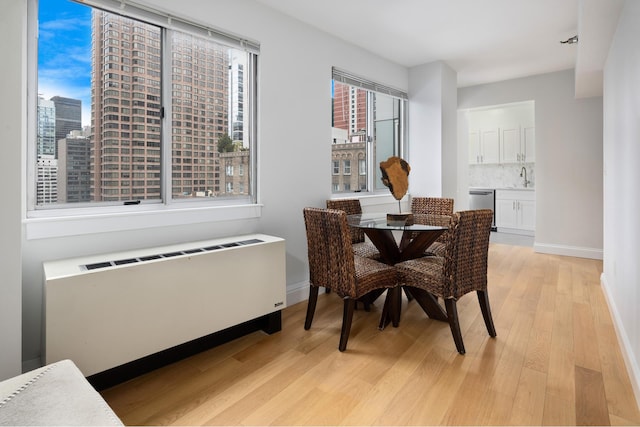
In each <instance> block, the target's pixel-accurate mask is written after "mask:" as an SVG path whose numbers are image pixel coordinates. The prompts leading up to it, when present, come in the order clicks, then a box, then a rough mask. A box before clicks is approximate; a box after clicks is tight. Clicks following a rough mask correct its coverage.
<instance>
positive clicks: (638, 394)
mask: <svg viewBox="0 0 640 427" xmlns="http://www.w3.org/2000/svg"><path fill="white" fill-rule="evenodd" d="M600 286H602V291H603V293H604V299H605V301H607V306H608V307H609V312H610V313H611V317H612V318H613V327H614V329H615V331H616V336H617V337H618V342H619V343H620V351H621V353H622V358H623V359H624V364H625V366H626V368H627V374H628V375H629V380H630V381H631V387H632V388H633V394H634V396H635V398H636V405H637V406H638V408H639V409H640V367H638V363H637V360H636V358H635V355H634V353H633V349H632V347H631V343H629V340H628V338H627V336H628V335H627V332H626V331H625V329H624V324H623V323H622V320H621V319H620V314H619V313H618V309H617V307H616V305H615V303H614V299H613V296H612V295H611V293H610V288H609V285H608V284H607V278H606V276H605V274H604V273H602V274H601V275H600Z"/></svg>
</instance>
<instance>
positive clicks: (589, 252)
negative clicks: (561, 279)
mask: <svg viewBox="0 0 640 427" xmlns="http://www.w3.org/2000/svg"><path fill="white" fill-rule="evenodd" d="M533 250H534V251H535V252H539V253H542V254H551V255H564V256H573V257H578V258H590V259H602V249H596V248H583V247H579V246H565V245H555V244H548V243H538V242H536V243H534V244H533Z"/></svg>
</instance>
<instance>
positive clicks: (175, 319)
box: [44, 234, 286, 376]
mask: <svg viewBox="0 0 640 427" xmlns="http://www.w3.org/2000/svg"><path fill="white" fill-rule="evenodd" d="M256 240H259V241H261V242H256ZM234 242H245V243H242V244H237V245H235V246H231V247H223V248H217V249H209V250H201V251H198V252H196V253H186V254H185V253H182V254H180V255H174V254H175V253H176V252H184V251H195V250H196V249H201V248H211V247H215V246H220V245H225V244H230V243H234ZM160 254H167V255H169V256H167V257H164V258H158V259H150V260H146V261H144V260H143V261H140V259H141V258H142V259H147V258H155V256H156V255H160ZM131 259H136V261H135V262H132V263H125V264H121V265H112V266H108V267H106V268H96V269H93V270H87V269H86V268H85V267H84V266H85V265H89V264H98V263H103V262H105V261H116V260H131ZM285 274H286V271H285V241H284V240H283V239H281V238H277V237H273V236H267V235H263V234H252V235H246V236H236V237H231V238H227V239H216V240H208V241H201V242H191V243H188V244H181V245H172V246H164V247H156V248H149V249H144V250H136V251H127V252H121V253H113V254H103V255H97V256H90V257H83V258H74V259H67V260H60V261H52V262H46V263H44V277H45V363H47V364H48V363H52V362H56V361H58V360H62V359H71V360H73V361H74V362H75V363H76V365H78V367H79V368H80V370H81V371H82V373H83V374H84V375H85V376H89V375H93V374H96V373H99V372H102V371H105V370H107V369H110V368H114V367H117V366H120V365H122V364H124V363H127V362H130V361H133V360H136V359H139V358H141V357H144V356H147V355H150V354H153V353H156V352H159V351H162V350H165V349H167V348H170V347H173V346H176V345H179V344H182V343H185V342H188V341H191V340H194V339H196V338H200V337H203V336H206V335H208V334H211V333H214V332H218V331H221V330H223V329H226V328H228V327H231V326H235V325H238V324H240V323H243V322H246V321H248V320H252V319H255V318H258V317H261V316H264V315H266V314H269V313H273V312H274V311H277V310H280V309H282V308H284V307H285V306H286V277H285Z"/></svg>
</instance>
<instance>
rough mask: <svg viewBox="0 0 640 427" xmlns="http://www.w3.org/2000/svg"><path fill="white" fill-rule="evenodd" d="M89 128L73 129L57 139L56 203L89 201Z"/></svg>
mask: <svg viewBox="0 0 640 427" xmlns="http://www.w3.org/2000/svg"><path fill="white" fill-rule="evenodd" d="M90 144H91V141H90V139H89V130H88V129H87V130H73V131H71V132H70V133H69V135H67V137H66V138H62V139H60V140H58V203H77V202H89V201H90V200H91V192H90V190H91V186H90V182H91V181H90V174H91V168H90V162H89V159H90V153H91V146H90Z"/></svg>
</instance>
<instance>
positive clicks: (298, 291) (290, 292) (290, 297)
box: [287, 281, 309, 307]
mask: <svg viewBox="0 0 640 427" xmlns="http://www.w3.org/2000/svg"><path fill="white" fill-rule="evenodd" d="M308 299H309V282H308V281H307V282H301V283H296V284H293V285H289V286H287V307H288V306H290V305H294V304H297V303H299V302H301V301H306V300H308Z"/></svg>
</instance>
